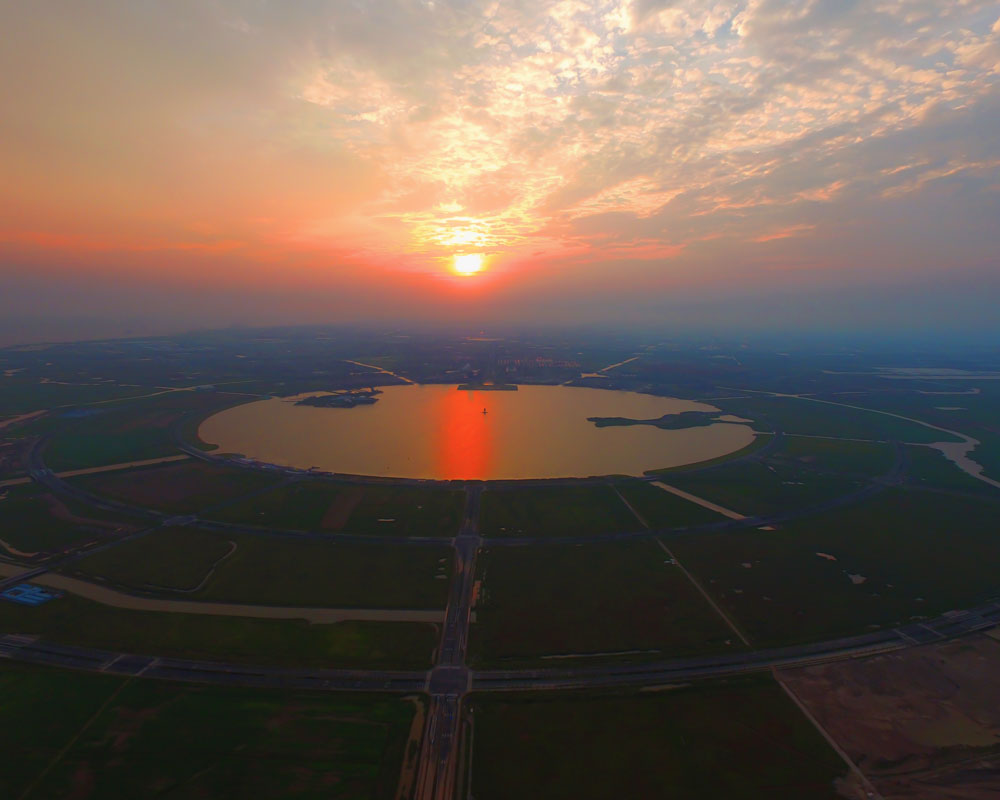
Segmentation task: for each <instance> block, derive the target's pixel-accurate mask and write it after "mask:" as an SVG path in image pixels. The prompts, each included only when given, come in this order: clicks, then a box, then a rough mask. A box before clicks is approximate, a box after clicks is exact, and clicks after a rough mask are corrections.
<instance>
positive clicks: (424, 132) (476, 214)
mask: <svg viewBox="0 0 1000 800" xmlns="http://www.w3.org/2000/svg"><path fill="white" fill-rule="evenodd" d="M0 24H2V25H3V29H4V31H5V33H6V36H5V45H4V47H3V48H2V50H0V98H2V99H0V125H2V127H3V130H4V135H3V137H0V171H2V175H3V180H2V181H0V215H2V220H3V221H2V222H0V280H2V281H3V285H4V290H3V292H2V293H0V319H2V320H3V321H2V322H0V344H4V343H16V342H24V341H34V340H43V339H72V338H77V337H80V338H84V337H92V336H111V335H124V334H139V335H142V334H150V333H163V332H172V331H178V330H184V329H189V328H196V327H201V328H203V327H219V326H226V325H230V324H252V325H265V324H289V323H342V322H350V321H365V320H369V321H370V320H371V319H373V318H385V319H392V320H398V321H401V322H402V321H417V322H419V321H424V322H428V321H431V322H437V323H442V322H454V323H466V322H467V323H470V324H472V323H478V322H482V323H483V324H496V323H501V322H502V323H526V322H532V323H535V322H542V321H544V322H548V323H554V324H563V325H583V324H587V323H598V324H615V325H618V326H622V327H628V326H661V327H662V326H667V325H675V326H677V327H680V328H684V327H688V328H698V329H713V328H718V329H746V330H765V331H766V330H774V329H797V330H805V331H871V332H893V333H896V334H899V333H914V334H923V335H936V334H938V333H940V334H942V335H949V336H955V335H964V336H970V335H971V336H975V335H983V334H995V333H997V332H1000V319H998V315H997V314H996V303H997V300H998V299H1000V269H998V267H1000V264H998V256H997V253H998V252H1000V248H998V245H1000V234H998V225H997V220H1000V138H998V137H997V133H996V132H997V131H998V130H1000V86H998V83H1000V81H998V78H1000V11H998V7H997V4H996V3H991V2H982V1H980V0H968V1H967V2H930V0H885V2H879V3H875V2H864V1H863V0H856V1H855V2H844V1H843V0H812V1H811V2H806V3H801V4H788V3H782V2H777V0H747V1H745V2H737V1H736V0H720V1H719V2H709V3H696V2H671V1H670V0H621V1H619V0H615V1H613V2H612V1H604V0H590V1H586V0H553V1H552V2H530V3H529V2H511V1H509V2H498V1H497V0H372V2H367V3H350V4H349V3H339V2H307V3H295V4H289V3H276V2H255V3H249V2H229V1H228V0H217V1H216V2H212V3H196V2H170V3H163V2H150V3H142V4H138V3H134V2H126V1H125V0H103V1H102V2H96V3H87V4H80V3H72V2H67V0H61V1H59V0H54V1H53V2H32V3H8V4H5V5H4V6H3V7H2V8H0ZM461 257H465V258H466V259H467V260H466V261H457V260H456V259H457V258H461ZM463 264H465V265H466V267H467V268H466V267H462V266H461V265H463ZM465 271H467V272H470V273H472V274H466V275H462V274H458V273H460V272H465Z"/></svg>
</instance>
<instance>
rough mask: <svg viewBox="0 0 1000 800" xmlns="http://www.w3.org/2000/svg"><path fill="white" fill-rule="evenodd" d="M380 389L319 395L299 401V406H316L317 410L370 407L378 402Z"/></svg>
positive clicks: (297, 403)
mask: <svg viewBox="0 0 1000 800" xmlns="http://www.w3.org/2000/svg"><path fill="white" fill-rule="evenodd" d="M380 394H382V392H381V390H379V389H357V390H352V391H348V392H337V393H335V394H317V395H313V396H312V397H303V398H302V399H301V400H297V401H296V402H295V405H297V406H315V407H317V408H354V407H355V406H370V405H372V404H373V403H377V402H378V395H380Z"/></svg>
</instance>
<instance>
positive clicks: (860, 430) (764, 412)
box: [711, 395, 958, 442]
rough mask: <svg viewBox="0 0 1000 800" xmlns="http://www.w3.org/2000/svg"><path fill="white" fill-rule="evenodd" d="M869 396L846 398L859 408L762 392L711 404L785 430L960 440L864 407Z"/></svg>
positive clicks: (849, 436)
mask: <svg viewBox="0 0 1000 800" xmlns="http://www.w3.org/2000/svg"><path fill="white" fill-rule="evenodd" d="M866 399H867V398H865V397H863V396H862V397H860V399H859V398H855V399H854V400H853V401H852V400H847V401H844V402H846V403H847V404H848V405H854V404H855V403H856V404H857V405H858V406H860V407H861V408H857V409H855V408H845V407H844V406H842V405H832V404H830V403H823V402H817V401H815V400H810V399H808V398H797V397H767V396H762V395H754V396H752V397H746V398H740V399H734V400H728V399H726V400H714V399H713V400H711V403H712V404H713V405H715V406H718V407H719V408H721V409H724V410H725V411H727V412H729V413H730V414H736V415H738V416H741V417H748V418H750V419H753V420H756V421H758V422H759V423H760V424H762V425H765V426H767V427H771V428H773V429H775V430H780V431H784V432H785V433H792V434H808V435H814V436H834V437H837V438H842V439H873V440H877V441H900V442H944V441H958V440H957V439H954V438H953V437H950V436H949V435H948V434H946V433H942V432H941V431H935V430H932V429H931V428H927V427H925V426H923V425H918V424H916V423H915V422H908V421H906V420H904V419H898V418H897V417H890V416H887V415H886V414H884V413H879V412H878V411H875V410H864V405H865V400H866Z"/></svg>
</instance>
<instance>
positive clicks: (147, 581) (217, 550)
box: [70, 528, 236, 591]
mask: <svg viewBox="0 0 1000 800" xmlns="http://www.w3.org/2000/svg"><path fill="white" fill-rule="evenodd" d="M235 547H236V545H235V542H233V541H231V540H229V539H227V538H226V537H225V536H224V535H223V534H218V533H213V532H211V531H202V530H198V529H197V528H158V529H156V530H155V531H151V532H150V533H147V534H145V535H144V536H141V537H139V538H138V539H132V540H130V541H128V542H124V543H122V544H119V545H116V546H115V547H111V548H108V549H107V550H103V551H101V552H99V553H95V554H94V555H90V556H87V557H85V558H82V559H80V560H79V561H76V562H74V563H73V564H72V566H71V567H70V569H71V570H72V571H73V572H74V573H76V574H79V575H80V577H84V578H94V577H97V578H100V579H102V580H103V581H104V582H107V583H111V584H115V585H118V586H121V587H124V588H126V589H143V590H148V589H153V588H155V589H175V590H179V591H192V590H194V589H196V588H197V587H198V586H199V585H200V584H201V582H202V581H203V580H205V578H207V577H208V574H209V572H210V571H211V570H212V569H213V567H215V565H216V564H218V563H220V562H222V560H223V559H225V558H227V557H228V556H229V555H231V554H232V553H234V552H235Z"/></svg>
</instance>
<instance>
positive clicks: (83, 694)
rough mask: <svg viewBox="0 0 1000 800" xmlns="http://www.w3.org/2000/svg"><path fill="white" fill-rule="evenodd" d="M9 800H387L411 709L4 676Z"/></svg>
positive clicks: (302, 696) (4, 783) (4, 776)
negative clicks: (201, 799)
mask: <svg viewBox="0 0 1000 800" xmlns="http://www.w3.org/2000/svg"><path fill="white" fill-rule="evenodd" d="M0 687H2V693H3V696H4V697H5V698H7V701H6V702H5V703H4V704H3V705H2V706H0V730H2V733H0V737H3V745H4V746H3V754H2V755H0V763H2V764H3V766H4V768H3V769H0V790H2V793H3V796H5V797H12V798H13V797H25V798H27V799H28V800H30V799H32V798H37V799H39V800H40V798H48V797H73V798H79V799H80V800H87V799H88V798H108V797H120V798H135V797H192V798H193V797H212V798H223V797H224V798H239V800H243V798H271V797H281V798H319V797H324V798H327V797H338V798H359V799H360V798H379V799H381V798H386V799H387V800H391V798H392V797H393V796H394V792H395V789H396V786H397V783H398V780H399V774H400V768H401V765H402V763H403V758H404V751H405V748H406V742H407V737H408V734H409V729H410V724H411V721H412V719H413V715H414V711H415V708H414V705H413V703H412V702H409V701H407V700H404V699H398V698H394V697H388V696H381V695H363V696H362V695H347V694H319V693H309V692H301V691H279V690H259V689H240V688H230V687H212V686H192V685H187V684H176V683H168V682H165V681H143V680H135V679H132V680H129V679H123V678H113V677H110V676H105V675H91V674H81V673H75V672H57V671H52V670H47V669H44V668H39V667H22V666H15V665H3V666H2V668H0Z"/></svg>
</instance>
